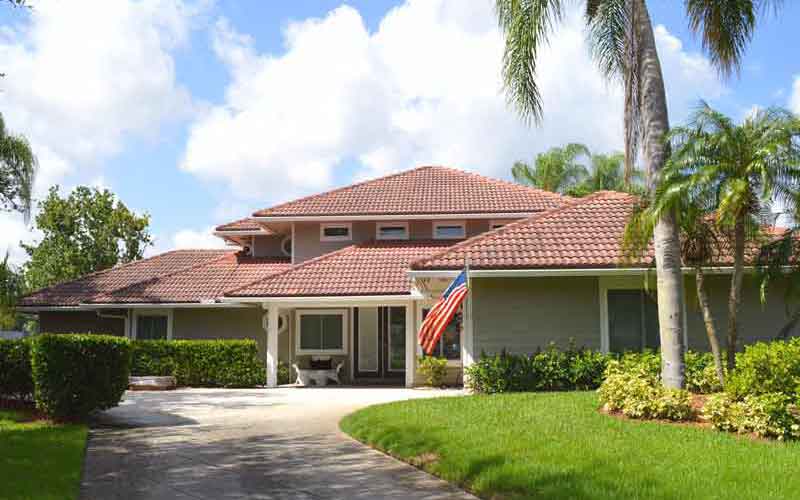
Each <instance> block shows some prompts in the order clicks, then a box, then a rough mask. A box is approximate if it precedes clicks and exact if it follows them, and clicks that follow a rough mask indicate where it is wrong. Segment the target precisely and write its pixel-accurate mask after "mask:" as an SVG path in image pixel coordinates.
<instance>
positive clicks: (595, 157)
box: [566, 153, 643, 197]
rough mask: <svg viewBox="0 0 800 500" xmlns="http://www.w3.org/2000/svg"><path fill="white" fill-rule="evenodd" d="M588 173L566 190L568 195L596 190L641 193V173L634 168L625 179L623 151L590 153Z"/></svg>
mask: <svg viewBox="0 0 800 500" xmlns="http://www.w3.org/2000/svg"><path fill="white" fill-rule="evenodd" d="M590 163H591V166H590V167H589V171H588V175H587V176H586V177H585V178H584V179H583V180H582V181H581V182H579V183H578V184H576V185H574V186H572V187H571V188H569V189H567V190H566V194H568V195H570V196H578V197H580V196H586V195H587V194H590V193H594V192H596V191H625V192H629V193H635V194H643V188H642V181H643V178H642V175H641V172H640V171H639V170H634V171H633V172H631V174H630V176H629V180H628V181H627V182H626V180H625V167H624V165H625V155H624V154H623V153H611V154H592V155H591V157H590Z"/></svg>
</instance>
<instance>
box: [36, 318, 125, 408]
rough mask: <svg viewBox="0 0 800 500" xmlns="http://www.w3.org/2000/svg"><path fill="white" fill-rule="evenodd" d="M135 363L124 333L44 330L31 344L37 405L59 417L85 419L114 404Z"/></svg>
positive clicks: (121, 393) (121, 392)
mask: <svg viewBox="0 0 800 500" xmlns="http://www.w3.org/2000/svg"><path fill="white" fill-rule="evenodd" d="M130 365H131V345H130V341H128V339H125V338H120V337H113V336H110V335H93V334H86V335H62V334H56V335H54V334H43V335H39V336H37V337H36V338H35V340H34V341H33V342H32V344H31V367H32V370H33V382H34V396H35V399H36V407H37V408H38V409H39V410H40V411H42V412H44V413H45V414H47V415H49V416H50V417H52V418H54V419H57V420H80V419H85V418H86V417H87V416H88V415H89V414H90V413H91V412H93V411H95V410H105V409H107V408H112V407H114V406H116V405H117V404H119V401H120V399H122V395H123V394H124V392H125V390H126V389H127V388H128V382H129V377H130Z"/></svg>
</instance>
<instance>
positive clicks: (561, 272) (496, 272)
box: [407, 266, 756, 278]
mask: <svg viewBox="0 0 800 500" xmlns="http://www.w3.org/2000/svg"><path fill="white" fill-rule="evenodd" d="M755 269H756V268H755V267H753V266H745V268H744V270H745V272H754V271H755ZM655 270H656V268H655V267H628V268H586V269H567V268H563V269H470V271H469V275H470V277H474V278H536V277H544V276H641V275H644V274H646V273H648V272H655ZM682 270H683V273H684V274H694V268H693V267H684V268H682ZM703 270H704V271H705V272H706V274H731V273H732V272H733V266H724V267H705V268H703ZM460 272H461V270H460V269H455V270H454V269H439V270H414V269H410V270H409V271H408V272H407V274H408V276H409V277H410V278H453V277H455V276H458V273H460Z"/></svg>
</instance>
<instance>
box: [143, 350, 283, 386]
mask: <svg viewBox="0 0 800 500" xmlns="http://www.w3.org/2000/svg"><path fill="white" fill-rule="evenodd" d="M279 372H280V366H279ZM132 373H133V375H135V376H147V375H153V376H156V375H158V376H174V377H175V379H176V381H177V383H178V385H184V386H194V387H254V386H257V385H262V384H264V382H265V380H266V371H265V367H264V363H263V362H262V361H261V359H260V358H259V356H258V346H257V345H256V342H255V340H251V339H241V340H239V339H236V340H136V341H134V342H133V371H132ZM287 378H288V374H287Z"/></svg>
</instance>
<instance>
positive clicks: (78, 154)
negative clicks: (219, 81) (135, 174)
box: [0, 0, 206, 255]
mask: <svg viewBox="0 0 800 500" xmlns="http://www.w3.org/2000/svg"><path fill="white" fill-rule="evenodd" d="M204 2H205V0H200V2H199V3H196V4H191V5H189V4H186V3H184V2H182V1H180V0H177V1H172V0H142V1H133V0H87V1H84V2H81V3H80V5H76V4H74V3H72V2H63V1H60V0H42V1H38V2H35V3H34V4H33V9H31V11H30V13H29V14H23V12H24V11H15V12H19V13H20V15H19V16H17V17H15V19H16V20H17V21H18V23H17V24H16V25H14V26H5V27H3V29H2V30H0V61H2V63H1V64H2V68H0V69H1V70H2V71H3V72H4V73H6V77H5V78H4V79H3V80H2V82H0V86H1V87H2V92H0V110H2V113H3V116H4V118H5V120H6V124H7V126H8V127H9V129H10V130H11V131H12V132H14V133H19V134H23V135H25V136H26V137H27V138H28V139H29V140H30V142H31V144H32V146H33V149H34V152H35V153H36V155H37V157H38V160H39V171H38V173H37V178H36V184H35V189H34V194H35V196H37V197H41V196H42V195H43V194H44V193H46V190H47V188H49V186H51V185H52V184H55V183H63V182H64V181H65V180H66V179H67V178H68V177H69V182H80V183H87V182H88V183H92V184H95V185H106V184H107V181H106V180H105V179H104V177H103V164H104V161H105V160H107V159H108V158H110V157H111V156H113V155H114V154H117V153H119V152H120V151H121V150H122V149H124V147H125V141H126V139H127V138H129V137H139V138H144V139H149V140H156V139H157V138H158V131H159V127H160V126H162V125H163V124H164V123H167V122H171V121H174V120H185V119H188V118H189V117H190V116H191V114H192V113H193V110H194V108H193V104H192V101H191V98H190V95H189V93H188V92H187V91H186V90H185V89H184V88H183V87H182V86H181V85H179V84H178V83H177V81H176V75H175V63H174V60H173V56H172V54H173V53H174V51H176V50H178V49H179V48H181V47H182V46H184V45H185V44H186V42H187V41H188V35H189V31H190V29H191V28H192V19H193V18H194V16H195V15H197V14H198V13H199V12H201V11H202V10H203V9H205V7H206V3H204ZM0 218H2V219H3V221H2V222H0V223H2V224H4V225H7V224H12V225H14V227H17V228H19V225H17V224H16V223H12V222H10V221H14V220H16V216H15V215H11V214H0ZM4 227H5V226H4ZM6 235H8V237H9V238H13V241H12V240H9V241H12V242H11V243H8V242H7V241H6ZM18 236H25V235H24V233H19V232H15V233H13V236H12V234H11V233H3V237H2V241H0V244H2V245H8V246H14V245H15V244H16V240H18V239H19V237H18ZM25 239H29V236H25ZM14 254H15V255H18V254H19V249H16V250H14Z"/></svg>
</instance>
